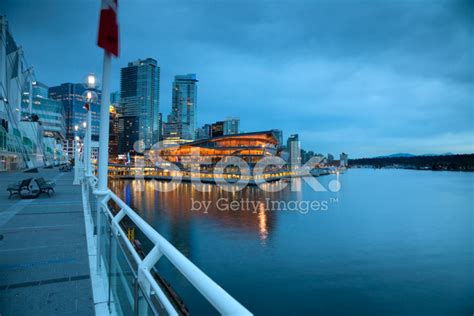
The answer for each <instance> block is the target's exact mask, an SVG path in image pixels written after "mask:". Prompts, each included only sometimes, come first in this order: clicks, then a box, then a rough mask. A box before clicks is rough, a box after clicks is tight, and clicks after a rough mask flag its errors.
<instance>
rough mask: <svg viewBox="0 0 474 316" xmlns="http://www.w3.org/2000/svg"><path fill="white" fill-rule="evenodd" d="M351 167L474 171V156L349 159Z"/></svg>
mask: <svg viewBox="0 0 474 316" xmlns="http://www.w3.org/2000/svg"><path fill="white" fill-rule="evenodd" d="M349 165H350V166H352V167H361V166H371V167H374V168H385V167H393V168H405V169H421V170H451V171H474V154H468V155H446V156H413V157H378V158H361V159H349Z"/></svg>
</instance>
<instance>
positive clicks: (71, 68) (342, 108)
mask: <svg viewBox="0 0 474 316" xmlns="http://www.w3.org/2000/svg"><path fill="white" fill-rule="evenodd" d="M15 4H16V7H15V10H13V2H8V1H7V2H6V6H5V10H4V12H5V13H6V14H7V15H8V17H9V23H10V24H11V25H12V28H13V29H14V33H15V34H14V35H15V37H16V38H17V39H18V41H19V42H20V43H21V44H22V45H23V46H24V49H25V51H26V52H27V58H28V60H29V63H30V64H32V65H34V66H35V68H36V70H37V73H38V74H39V78H38V79H39V80H40V81H42V82H45V83H46V84H47V85H49V86H53V85H57V84H59V83H60V82H66V81H72V82H79V81H80V79H81V78H82V77H83V71H84V69H88V70H90V71H92V72H95V73H100V63H101V55H100V52H99V50H98V49H97V48H96V47H95V46H94V43H90V41H88V40H87V39H88V38H90V37H94V38H95V37H96V31H97V30H96V26H95V22H96V20H97V19H98V15H97V10H98V6H99V3H96V2H83V3H81V4H80V5H79V4H71V3H67V4H64V3H60V2H43V3H41V4H38V3H33V4H32V5H33V7H32V6H31V4H30V3H27V2H21V1H20V2H19V3H17V2H15ZM239 4H240V3H239ZM243 4H244V5H242V4H240V5H237V4H235V3H229V5H228V6H227V7H224V6H223V5H217V6H214V5H213V7H212V8H209V6H210V5H211V4H210V2H195V3H192V4H188V5H187V6H185V5H184V4H171V3H168V2H166V3H162V4H160V5H161V6H163V7H166V10H164V8H163V10H149V7H150V6H149V5H144V3H136V4H133V10H131V6H132V4H131V3H130V2H127V1H124V2H121V4H120V5H121V10H123V11H122V12H125V11H127V12H130V11H133V13H131V14H127V15H124V16H120V19H121V34H122V39H121V41H122V42H121V46H122V47H127V50H124V51H123V54H122V55H121V56H120V58H119V59H118V60H116V61H114V63H113V79H112V91H115V90H119V89H118V82H119V80H120V76H119V71H120V68H121V67H124V66H125V65H126V64H127V63H128V62H129V61H130V60H135V59H138V58H144V57H152V58H155V59H157V61H158V64H159V65H160V66H161V70H162V79H161V83H162V89H161V96H160V98H161V108H160V112H162V113H163V114H164V115H165V117H166V114H167V113H170V109H171V85H172V78H173V77H174V75H176V74H180V73H196V74H197V75H198V76H199V77H200V96H199V98H200V100H199V104H200V106H199V108H200V111H199V113H200V114H199V116H198V122H197V126H202V125H203V124H204V123H209V122H214V121H218V120H220V119H222V118H224V117H227V116H237V117H240V118H241V129H242V130H244V131H256V130H266V129H273V128H279V129H282V130H283V132H284V134H285V135H286V136H287V135H291V134H293V133H297V134H299V136H300V140H301V145H302V148H304V149H307V150H314V151H315V152H322V153H327V152H331V153H339V152H342V151H345V152H348V153H349V154H350V155H351V157H365V156H378V155H384V154H392V153H397V152H410V153H414V154H425V153H438V154H441V153H445V152H455V153H469V152H473V151H474V150H473V145H472V138H473V135H474V127H472V124H471V122H472V119H473V112H472V92H471V91H472V90H474V89H473V78H472V60H471V59H470V58H469V56H472V52H473V48H472V47H471V46H470V45H469V44H468V43H470V42H471V39H472V38H473V32H472V28H470V25H471V21H469V19H468V18H467V17H468V14H469V12H472V10H473V9H472V6H469V3H468V2H462V1H457V2H452V3H433V4H430V6H429V7H426V6H424V5H423V4H422V3H415V4H408V3H399V4H395V3H392V4H390V5H387V6H384V7H377V6H375V5H370V3H366V4H365V5H362V6H360V7H358V8H352V9H351V10H338V9H339V8H340V7H341V6H342V5H343V4H344V3H343V2H339V3H336V4H330V3H326V2H319V3H317V4H312V3H305V2H298V3H296V4H295V5H292V6H291V7H290V6H288V5H286V3H285V2H282V3H279V4H278V5H271V4H270V3H266V2H259V3H257V4H256V6H255V8H253V7H252V6H251V5H250V3H249V2H243ZM318 5H319V6H321V7H322V8H324V10H321V12H324V15H322V13H320V12H319V11H318V10H316V9H317V6H318ZM408 5H410V7H409V8H410V10H406V9H407V7H408ZM307 6H312V10H308V11H311V12H312V13H313V15H314V14H315V15H316V16H311V17H309V16H308V15H307V14H305V13H304V8H305V7H307ZM315 6H316V9H315ZM283 8H285V10H282V9H283ZM32 9H37V10H36V11H35V10H32ZM46 10H48V12H51V13H50V15H51V23H48V25H47V26H44V27H42V28H38V29H37V30H36V32H37V33H32V32H28V30H30V29H31V23H32V20H31V15H30V12H36V13H37V14H41V12H46ZM150 11H151V12H150ZM165 11H166V12H168V13H170V12H171V13H173V12H174V13H176V12H181V13H182V14H183V17H185V18H184V19H183V20H184V22H183V23H182V24H180V25H176V24H173V23H172V22H171V21H170V19H169V17H167V16H164V15H162V14H165V13H164V12H165ZM267 11H269V12H268V13H267ZM54 12H61V14H54ZM78 12H79V13H78ZM328 12H332V15H331V14H329V16H331V17H330V18H329V17H326V16H327V15H328ZM399 13H400V14H399ZM402 13H403V14H402ZM139 15H142V16H143V17H145V18H146V17H150V18H151V17H152V16H153V19H156V20H157V21H160V22H159V23H157V24H156V25H146V26H144V25H137V24H134V23H133V21H134V20H136V19H137V18H138V16H139ZM368 15H371V16H379V17H380V18H381V19H383V20H384V21H385V23H383V24H382V23H380V24H379V23H378V22H377V25H376V24H374V22H373V21H374V19H369V20H370V21H363V20H364V19H363V17H364V16H368ZM86 16H87V18H85V17H86ZM170 16H173V14H171V15H170ZM88 19H91V21H93V22H94V23H90V25H89V24H88V23H84V21H87V20H88ZM296 19H298V21H300V22H301V23H293V22H294V21H295V20H296ZM227 20H228V21H230V22H232V23H224V21H227ZM375 20H377V19H375ZM439 20H442V21H444V23H443V25H444V26H441V25H440V24H439V23H438V22H437V21H439ZM314 21H318V22H314ZM361 21H362V22H361ZM76 22H77V23H76ZM193 22H199V23H198V24H199V27H198V28H196V29H192V30H190V29H189V25H190V24H192V23H193ZM356 22H357V23H356ZM358 22H361V23H358ZM66 25H71V29H68V28H67V27H66ZM72 25H77V26H75V27H73V26H72ZM217 25H222V27H221V28H218V27H216V26H217ZM163 26H171V32H168V33H170V34H167V32H165V31H164V30H167V29H168V28H166V27H163ZM302 26H306V27H308V28H309V29H310V30H311V32H309V31H306V30H305V29H302V28H301V27H302ZM51 28H54V29H59V30H60V31H59V32H57V33H58V34H57V36H56V38H55V40H54V41H52V40H49V39H48V36H42V34H50V32H51ZM142 28H143V29H142ZM145 28H146V31H145ZM160 28H162V29H160ZM63 29H64V31H63ZM372 30H376V31H372ZM412 30H413V31H412ZM415 30H416V31H415ZM275 32H277V34H278V35H279V36H275ZM201 33H202V34H201ZM71 34H74V36H75V40H74V41H69V42H68V43H69V44H68V47H64V45H62V44H61V43H63V39H65V38H66V37H67V38H70V37H71ZM136 34H140V35H139V36H136ZM76 35H77V36H76ZM203 37H205V38H203ZM151 38H153V39H154V40H153V41H152V40H151ZM39 40H41V42H42V43H45V44H46V45H47V47H49V48H50V49H51V53H50V54H47V56H45V54H44V53H43V52H44V47H45V46H44V45H41V46H40V45H39V42H38V41H39ZM443 41H446V42H448V43H449V45H443ZM256 44H258V45H256ZM38 47H41V50H40V49H39V48H38ZM62 49H66V50H67V52H66V54H64V55H67V56H64V55H61V54H59V53H55V51H58V52H59V51H61V50H62ZM73 50H74V51H76V53H75V54H74V53H73ZM79 51H81V52H83V53H81V54H78V53H77V52H79ZM60 56H63V57H64V59H61V58H59V57H60ZM74 56H76V57H74ZM78 56H81V58H78ZM197 56H199V58H198V57H197ZM58 60H60V61H61V62H58ZM65 65H66V66H65ZM223 100H224V101H225V103H226V104H222V101H223ZM295 109H298V110H295ZM269 113H270V115H269ZM261 117H268V119H266V120H263V121H262V120H261ZM286 136H285V137H286Z"/></svg>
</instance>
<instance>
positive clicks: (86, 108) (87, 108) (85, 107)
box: [84, 103, 90, 112]
mask: <svg viewBox="0 0 474 316" xmlns="http://www.w3.org/2000/svg"><path fill="white" fill-rule="evenodd" d="M89 108H90V107H89V103H86V104H84V110H86V111H88V112H89Z"/></svg>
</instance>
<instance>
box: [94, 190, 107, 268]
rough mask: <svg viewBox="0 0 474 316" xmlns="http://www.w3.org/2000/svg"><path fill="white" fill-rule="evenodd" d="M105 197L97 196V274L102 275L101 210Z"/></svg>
mask: <svg viewBox="0 0 474 316" xmlns="http://www.w3.org/2000/svg"><path fill="white" fill-rule="evenodd" d="M104 198H105V196H104V195H98V196H97V214H96V221H95V223H96V225H97V239H96V240H97V258H96V259H97V264H96V266H97V274H100V268H101V260H100V256H101V252H102V246H101V241H102V216H101V210H102V207H101V205H102V201H103V200H104Z"/></svg>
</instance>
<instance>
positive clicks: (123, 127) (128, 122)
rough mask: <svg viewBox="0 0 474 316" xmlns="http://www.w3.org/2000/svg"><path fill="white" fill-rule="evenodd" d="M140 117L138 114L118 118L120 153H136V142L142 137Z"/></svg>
mask: <svg viewBox="0 0 474 316" xmlns="http://www.w3.org/2000/svg"><path fill="white" fill-rule="evenodd" d="M139 125H140V117H138V116H120V117H119V118H118V131H119V142H118V143H119V145H118V150H119V153H120V154H127V153H131V154H135V148H134V146H133V145H134V144H135V143H136V142H137V141H139V140H140V139H141V138H140V126H139Z"/></svg>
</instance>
